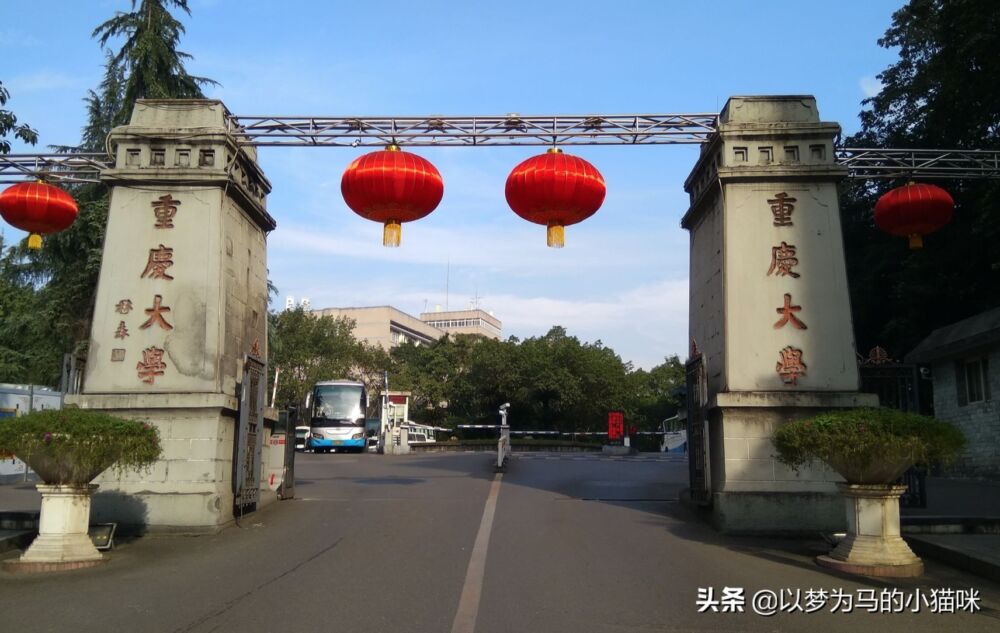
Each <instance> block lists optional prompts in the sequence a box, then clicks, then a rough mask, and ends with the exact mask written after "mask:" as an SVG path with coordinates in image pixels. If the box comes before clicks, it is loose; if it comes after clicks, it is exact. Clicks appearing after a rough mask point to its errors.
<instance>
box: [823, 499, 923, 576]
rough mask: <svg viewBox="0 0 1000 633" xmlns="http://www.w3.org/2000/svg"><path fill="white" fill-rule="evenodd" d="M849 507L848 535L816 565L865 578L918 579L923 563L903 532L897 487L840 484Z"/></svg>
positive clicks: (921, 572)
mask: <svg viewBox="0 0 1000 633" xmlns="http://www.w3.org/2000/svg"><path fill="white" fill-rule="evenodd" d="M837 487H838V488H839V489H840V492H841V494H843V495H844V499H845V501H846V504H847V536H846V537H845V538H844V539H843V540H842V541H841V542H840V543H839V544H838V545H837V547H835V548H834V549H833V551H832V552H830V554H829V555H826V556H818V557H817V558H816V562H817V563H819V564H820V565H823V566H824V567H830V568H832V569H837V570H839V571H844V572H847V573H851V574H861V575H865V576H882V577H895V578H900V577H914V576H919V575H921V574H923V573H924V564H923V562H922V561H921V560H920V559H919V558H918V557H917V556H916V555H915V554H914V553H913V551H912V550H910V547H909V546H908V545H907V544H906V541H904V540H903V538H902V537H901V536H900V530H899V496H900V495H901V494H903V493H904V492H905V491H906V486H900V485H897V484H837Z"/></svg>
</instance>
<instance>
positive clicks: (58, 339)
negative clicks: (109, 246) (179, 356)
mask: <svg viewBox="0 0 1000 633" xmlns="http://www.w3.org/2000/svg"><path fill="white" fill-rule="evenodd" d="M170 5H172V6H173V7H175V8H178V9H180V10H182V11H184V12H185V13H188V14H190V11H189V9H188V6H187V1H186V0H142V1H141V2H137V1H136V0H133V2H132V8H133V11H132V12H131V13H119V14H117V15H116V16H115V17H113V18H111V19H110V20H108V21H106V22H104V23H103V24H101V25H100V26H98V27H97V29H96V30H95V32H94V35H95V37H99V38H100V41H101V45H102V46H105V45H107V44H108V42H109V41H110V40H111V39H112V38H117V37H119V36H120V37H123V38H125V41H124V43H123V45H122V47H121V49H120V50H118V51H117V52H112V51H110V50H109V51H108V52H107V55H106V59H105V73H104V78H103V80H102V81H101V84H100V85H99V86H98V87H97V89H96V90H89V91H88V93H87V96H86V97H85V98H84V102H85V104H86V108H87V123H86V125H85V126H84V128H83V130H82V137H81V141H80V145H79V146H78V147H64V148H59V149H61V150H64V151H77V150H80V149H82V150H86V151H100V150H103V149H104V144H105V139H106V138H107V135H108V133H109V132H110V131H111V128H112V127H113V126H115V125H118V124H120V123H123V122H126V121H127V120H128V119H129V117H130V114H131V109H132V104H133V103H134V100H135V99H136V98H141V97H162V98H182V97H201V96H203V95H202V93H201V91H200V88H199V86H201V85H204V84H206V83H214V82H211V81H210V80H206V79H203V78H200V77H192V76H190V75H189V74H188V73H187V71H186V70H185V69H184V64H183V62H184V60H186V59H190V56H189V55H186V54H185V53H181V52H179V51H177V45H178V43H179V39H180V35H181V34H182V33H183V32H184V27H183V25H181V23H180V22H179V21H178V20H176V19H175V18H174V17H173V16H172V15H171V14H170V12H169V11H168V10H167V6H170ZM6 100H7V92H6V90H5V89H4V88H3V86H2V84H0V105H3V103H5V102H6ZM8 115H9V117H8ZM8 124H9V125H10V126H11V127H7V126H8ZM11 130H13V131H14V133H15V136H17V137H19V138H21V139H22V140H25V141H26V142H32V143H33V142H34V141H35V140H36V139H37V135H36V134H35V132H34V130H31V129H30V128H28V127H27V126H24V125H17V120H16V118H14V117H13V114H10V113H8V112H7V111H6V110H0V132H2V133H0V151H6V149H5V148H7V147H9V146H7V145H6V144H5V143H6V141H5V140H4V139H3V137H4V136H6V134H7V133H8V132H10V131H11ZM70 193H71V194H72V195H73V197H74V199H75V200H76V201H77V204H78V206H79V209H80V214H79V216H78V217H77V219H76V221H75V222H74V223H73V225H72V226H71V227H70V228H69V229H67V230H65V231H63V232H61V233H57V234H54V235H50V236H48V237H47V238H46V239H45V246H44V248H42V249H41V250H40V251H29V250H28V249H27V248H26V247H25V245H24V244H23V243H21V244H15V245H4V244H3V243H2V242H0V382H21V383H37V384H44V385H58V384H59V377H60V373H61V368H62V358H63V354H64V353H79V354H82V353H85V352H86V348H87V342H88V339H89V335H90V321H91V318H92V315H93V306H94V295H95V291H96V288H97V278H98V275H99V273H100V268H101V257H102V253H103V246H104V229H105V226H106V224H107V216H108V189H107V187H105V186H104V185H102V184H89V185H79V186H75V187H72V188H71V189H70ZM5 246H6V248H5Z"/></svg>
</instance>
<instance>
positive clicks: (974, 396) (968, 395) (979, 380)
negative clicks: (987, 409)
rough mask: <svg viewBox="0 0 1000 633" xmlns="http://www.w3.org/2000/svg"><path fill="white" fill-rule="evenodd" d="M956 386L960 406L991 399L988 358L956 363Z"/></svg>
mask: <svg viewBox="0 0 1000 633" xmlns="http://www.w3.org/2000/svg"><path fill="white" fill-rule="evenodd" d="M955 387H956V390H957V391H958V394H957V395H958V405H959V406H965V405H967V404H970V403H973V402H984V401H986V400H990V372H989V365H988V362H987V360H986V358H975V359H972V360H962V361H959V362H957V363H955Z"/></svg>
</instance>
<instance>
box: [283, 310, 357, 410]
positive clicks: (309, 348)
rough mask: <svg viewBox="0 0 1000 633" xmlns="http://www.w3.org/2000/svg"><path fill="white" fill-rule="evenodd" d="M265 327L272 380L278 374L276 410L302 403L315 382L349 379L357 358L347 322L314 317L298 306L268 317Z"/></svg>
mask: <svg viewBox="0 0 1000 633" xmlns="http://www.w3.org/2000/svg"><path fill="white" fill-rule="evenodd" d="M269 325H270V328H271V333H270V341H271V347H270V349H269V350H268V356H269V358H268V361H269V365H270V367H271V368H272V369H271V371H272V380H273V371H274V370H275V369H278V370H280V375H279V376H278V394H277V398H276V400H275V403H276V405H277V406H279V407H284V406H288V405H294V404H298V403H301V402H303V400H304V399H305V396H306V393H307V392H308V391H309V389H310V388H311V387H312V386H313V385H314V384H315V383H317V382H320V381H322V380H336V379H339V378H347V377H350V376H351V372H352V368H353V366H354V363H355V360H356V358H357V355H358V343H357V341H355V340H354V336H353V335H352V332H353V330H354V321H352V320H351V319H347V318H336V319H335V318H333V317H316V316H313V315H312V314H310V313H308V312H306V311H305V310H303V309H302V307H301V306H300V307H298V308H295V309H292V310H285V311H284V312H280V313H277V314H272V315H271V317H270V322H269Z"/></svg>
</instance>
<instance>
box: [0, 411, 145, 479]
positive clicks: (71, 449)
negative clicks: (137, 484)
mask: <svg viewBox="0 0 1000 633" xmlns="http://www.w3.org/2000/svg"><path fill="white" fill-rule="evenodd" d="M3 452H7V453H13V454H14V455H17V456H18V457H20V458H21V459H23V460H24V461H26V462H28V463H29V464H30V463H31V462H32V461H37V460H38V459H42V460H46V461H48V462H53V463H54V462H66V463H71V464H72V465H73V467H74V471H75V472H92V471H95V470H96V471H97V472H98V474H99V473H100V472H101V471H102V470H104V468H107V467H108V466H114V467H115V468H116V469H117V470H118V471H119V472H120V471H123V470H125V469H142V468H148V467H149V466H151V465H152V464H153V463H155V462H156V460H157V459H159V457H160V453H161V448H160V434H159V432H158V431H157V430H156V428H155V427H153V426H151V425H149V424H146V423H143V422H140V421H138V420H126V419H123V418H118V417H115V416H113V415H110V414H107V413H104V412H101V411H90V410H87V409H77V408H66V409H47V410H44V411H33V412H31V413H28V414H26V415H22V416H20V417H17V418H8V419H6V420H0V453H3ZM102 466H103V468H101V467H102ZM95 476H96V475H95ZM46 483H70V482H68V481H47V482H46ZM73 483H86V482H73Z"/></svg>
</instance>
